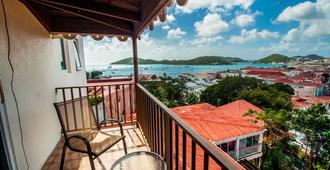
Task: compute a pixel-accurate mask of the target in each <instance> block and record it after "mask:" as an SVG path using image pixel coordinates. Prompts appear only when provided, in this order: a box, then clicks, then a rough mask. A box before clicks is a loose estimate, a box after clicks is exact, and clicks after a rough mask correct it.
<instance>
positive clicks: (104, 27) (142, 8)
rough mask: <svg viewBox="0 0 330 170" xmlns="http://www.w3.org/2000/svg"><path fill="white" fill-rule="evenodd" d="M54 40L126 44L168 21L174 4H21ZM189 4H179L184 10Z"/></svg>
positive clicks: (180, 0) (167, 0)
mask: <svg viewBox="0 0 330 170" xmlns="http://www.w3.org/2000/svg"><path fill="white" fill-rule="evenodd" d="M20 1H21V2H22V3H23V4H25V6H26V7H27V8H28V9H29V10H30V11H31V12H32V14H33V15H34V16H35V17H36V18H37V19H38V20H39V22H40V23H41V24H42V25H43V26H44V28H45V29H46V30H47V31H48V32H49V33H50V35H51V36H53V37H64V38H67V39H74V38H75V37H76V35H81V36H87V35H90V36H91V37H92V38H93V39H95V40H101V39H102V38H103V37H104V36H108V37H114V36H115V37H117V38H118V39H119V40H120V41H126V40H127V38H128V37H132V36H135V37H139V35H140V34H141V33H142V32H143V31H144V30H145V29H150V30H153V29H154V23H155V22H156V21H157V20H160V21H161V22H164V21H165V20H166V15H167V8H168V7H171V6H172V5H173V1H174V0H20ZM187 1H188V0H176V2H177V4H178V5H180V6H183V5H185V4H186V3H187Z"/></svg>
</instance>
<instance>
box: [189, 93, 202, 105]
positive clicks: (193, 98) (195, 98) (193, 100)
mask: <svg viewBox="0 0 330 170" xmlns="http://www.w3.org/2000/svg"><path fill="white" fill-rule="evenodd" d="M186 102H187V104H189V105H191V104H197V103H199V99H198V96H196V95H195V94H194V93H188V95H187V99H186Z"/></svg>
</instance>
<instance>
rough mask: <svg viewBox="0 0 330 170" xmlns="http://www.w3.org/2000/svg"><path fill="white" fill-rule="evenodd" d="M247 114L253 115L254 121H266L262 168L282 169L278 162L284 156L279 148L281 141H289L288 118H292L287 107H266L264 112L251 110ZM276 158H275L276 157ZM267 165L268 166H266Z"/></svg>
mask: <svg viewBox="0 0 330 170" xmlns="http://www.w3.org/2000/svg"><path fill="white" fill-rule="evenodd" d="M245 116H251V117H252V118H253V122H254V123H257V122H258V121H262V122H263V123H264V128H265V129H266V131H265V133H264V141H263V147H262V148H263V154H262V157H261V163H260V164H261V169H264V168H265V167H272V169H282V168H281V167H280V164H278V161H274V160H279V158H281V157H283V155H279V154H281V152H280V150H281V149H280V148H278V146H279V143H281V142H283V143H287V141H288V140H290V136H289V135H288V131H289V128H288V120H290V117H291V116H290V112H288V111H287V110H285V109H281V110H277V111H275V110H272V109H266V110H265V111H263V112H255V111H252V110H251V111H249V112H248V113H246V114H245ZM274 153H275V154H276V155H274ZM274 158H275V159H274ZM265 165H266V166H265ZM266 169H268V168H266Z"/></svg>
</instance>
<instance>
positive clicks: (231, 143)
mask: <svg viewBox="0 0 330 170" xmlns="http://www.w3.org/2000/svg"><path fill="white" fill-rule="evenodd" d="M235 146H236V141H231V142H228V151H234V150H235Z"/></svg>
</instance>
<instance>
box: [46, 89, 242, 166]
mask: <svg viewBox="0 0 330 170" xmlns="http://www.w3.org/2000/svg"><path fill="white" fill-rule="evenodd" d="M56 92H57V100H59V101H64V102H65V101H69V100H72V99H77V98H81V97H84V96H87V97H88V98H90V99H97V98H98V99H101V100H99V101H98V102H94V104H93V103H92V105H94V106H93V108H94V109H93V110H94V114H95V115H96V118H97V121H99V122H100V120H101V119H104V118H114V119H117V120H120V121H121V122H122V123H123V125H124V133H125V136H126V139H127V146H128V152H129V153H130V152H133V151H141V150H147V151H152V152H155V153H157V154H159V155H161V156H162V157H164V159H165V161H166V163H167V169H186V168H188V169H222V168H223V169H244V168H243V167H242V166H241V165H240V164H238V163H237V162H236V161H235V160H234V159H232V158H231V157H230V156H229V155H228V154H226V153H225V152H224V151H222V150H221V149H219V148H218V147H217V146H215V145H213V144H212V143H210V142H209V141H207V140H206V139H205V138H203V137H202V136H200V135H199V134H197V133H196V132H195V131H194V130H193V129H192V128H191V127H189V126H188V125H187V124H186V123H185V122H183V121H182V120H181V119H180V118H179V117H178V116H177V115H176V114H174V113H173V112H172V111H171V110H170V109H169V108H167V107H166V106H165V105H164V104H163V103H161V102H160V101H159V100H158V99H157V98H155V97H154V96H153V95H152V94H150V93H149V92H148V91H147V90H146V89H145V88H143V87H142V86H141V85H140V84H137V85H134V84H132V83H116V84H101V85H99V84H94V85H88V86H76V87H59V88H56ZM94 101H95V100H94ZM72 107H73V108H67V109H73V110H75V108H74V107H79V106H75V105H73V106H72ZM74 114H78V113H74ZM66 116H68V117H69V118H71V120H70V121H69V122H68V124H70V125H71V128H72V129H71V130H72V131H75V130H79V129H75V127H77V123H79V120H78V119H79V116H77V115H66ZM102 128H103V130H107V131H110V132H112V133H119V131H118V127H116V125H115V124H106V123H105V124H102ZM62 146H63V139H62V140H61V141H60V142H59V143H58V145H57V147H56V148H55V149H54V151H53V153H52V154H51V156H50V157H49V158H48V160H47V161H46V163H45V164H44V166H43V169H45V170H46V169H58V166H59V164H60V157H61V155H60V154H61V148H62ZM66 154H67V156H66V162H65V167H66V168H67V169H86V168H90V166H89V160H88V157H87V155H83V154H78V153H74V152H72V151H67V153H66ZM123 155H124V151H123V146H122V144H121V143H120V144H117V145H115V147H113V148H111V149H109V150H108V151H107V152H105V153H104V154H103V155H102V156H101V157H100V159H99V160H98V161H94V162H95V166H96V168H97V169H104V168H105V169H109V167H111V165H112V164H113V162H114V161H115V160H117V159H119V158H120V157H121V156H123Z"/></svg>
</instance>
